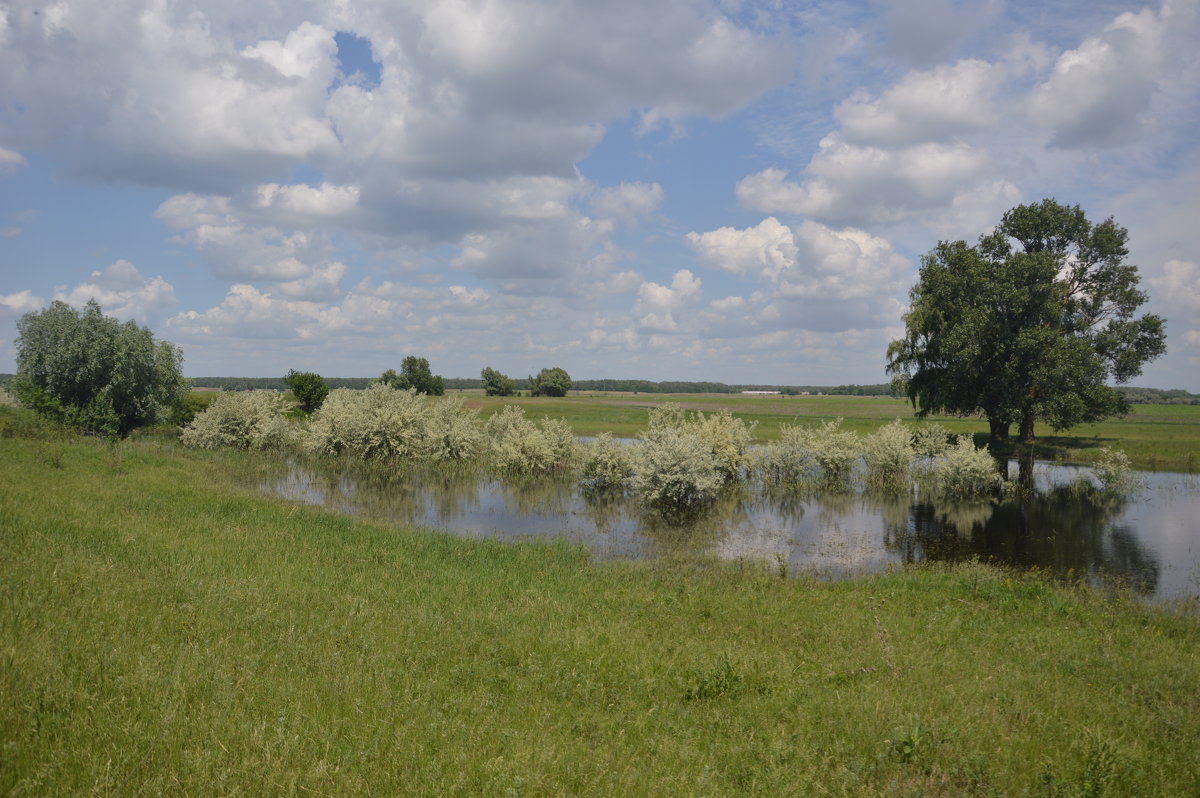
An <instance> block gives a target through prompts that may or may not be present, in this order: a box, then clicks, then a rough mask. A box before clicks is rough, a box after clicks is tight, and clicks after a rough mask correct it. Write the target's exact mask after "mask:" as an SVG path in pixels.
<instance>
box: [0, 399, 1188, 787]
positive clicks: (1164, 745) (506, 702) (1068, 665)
mask: <svg viewBox="0 0 1200 798" xmlns="http://www.w3.org/2000/svg"><path fill="white" fill-rule="evenodd" d="M539 401H542V400H539ZM750 401H754V402H760V401H763V400H750ZM767 401H772V400H767ZM799 401H803V400H799ZM834 401H835V400H831V403H832V402H834ZM562 406H563V407H571V406H572V403H571V402H570V401H568V402H566V403H563V405H562ZM577 406H579V407H581V414H583V413H592V414H596V415H600V414H603V413H607V412H610V411H609V410H608V408H609V407H610V406H609V405H603V406H601V407H602V408H603V409H600V410H597V409H594V406H593V407H592V408H591V409H589V406H588V405H587V404H586V403H584V402H580V403H578V405H577ZM833 407H834V406H833V405H832V404H831V406H828V407H827V408H825V409H829V410H832V409H833ZM886 407H887V406H886V405H881V406H880V408H881V410H886ZM615 408H616V411H619V412H629V413H634V414H636V413H637V412H640V411H638V410H637V408H636V405H633V404H632V403H630V402H624V403H622V404H620V405H616V406H615ZM754 409H756V410H757V406H756V407H755V408H754ZM764 409H766V408H764ZM835 412H836V411H835ZM836 414H838V415H841V414H842V413H840V412H839V413H836ZM758 415H764V414H762V413H759V414H758ZM777 415H779V416H781V417H789V416H788V414H787V413H783V412H781V413H778V414H777ZM846 415H847V418H848V419H849V418H851V416H850V415H849V414H846ZM890 417H891V416H890V415H889V414H888V413H887V412H882V413H881V414H880V415H879V416H877V418H878V419H879V421H880V422H882V421H885V420H887V419H888V418H890ZM872 418H876V417H872ZM3 420H10V419H0V421H3ZM864 423H869V419H864ZM764 426H765V425H764ZM0 427H3V429H4V431H5V434H4V435H3V436H0V641H2V643H0V645H2V646H3V649H2V650H0V751H3V755H2V756H0V791H2V792H4V793H5V794H9V795H37V796H51V795H80V794H95V795H153V794H161V793H166V794H183V795H206V794H220V795H255V796H256V795H297V796H300V795H351V794H361V795H399V794H410V795H561V794H572V795H681V794H682V795H727V794H750V795H853V796H885V795H886V796H905V795H911V796H939V795H944V796H951V795H953V796H959V795H980V796H985V795H994V796H1010V795H1038V796H1104V795H1112V796H1124V795H1162V796H1174V795H1195V794H1200V749H1198V748H1197V746H1196V745H1195V741H1196V740H1197V739H1200V698H1198V697H1200V612H1198V609H1197V607H1196V605H1195V604H1194V602H1193V603H1190V604H1184V605H1180V606H1172V607H1150V606H1146V605H1143V604H1141V603H1139V602H1137V601H1135V600H1134V599H1132V598H1131V597H1129V596H1127V595H1125V594H1121V593H1116V594H1110V593H1101V592H1097V591H1094V590H1091V589H1089V588H1087V587H1084V586H1078V587H1069V586H1063V585H1061V584H1058V583H1056V582H1054V581H1052V580H1050V579H1047V578H1044V577H1042V576H1040V575H1038V574H1028V573H1026V574H1017V573H1011V572H1005V571H1002V570H998V569H995V568H992V567H989V566H984V565H981V564H965V565H960V566H955V567H929V568H909V569H905V570H898V571H896V572H892V573H887V574H882V575H876V576H869V577H863V578H859V579H855V580H850V581H843V582H826V581H821V580H819V579H817V578H815V577H813V576H810V575H805V574H786V573H783V572H781V569H780V568H779V567H778V566H776V565H775V564H772V563H755V562H735V563H732V564H731V563H718V562H715V561H711V560H707V559H703V558H696V557H686V558H679V559H671V558H666V559H661V560H654V561H643V562H605V563H598V562H593V561H591V560H589V558H588V557H587V556H586V554H585V553H584V552H583V551H581V550H579V549H577V548H573V547H570V546H565V545H538V544H533V543H518V544H501V543H496V542H489V541H472V540H464V539H458V538H453V537H450V536H449V535H446V534H442V533H439V532H437V531H433V530H412V529H402V528H396V527H390V526H386V525H383V524H378V523H372V522H369V521H362V520H355V519H352V518H348V517H344V516H335V515H331V514H327V513H324V512H321V511H319V510H316V509H313V508H308V507H301V506H296V505H293V504H288V503H284V502H282V501H279V500H274V499H270V498H266V497H263V496H261V495H258V494H257V493H256V492H254V490H253V488H252V487H248V485H251V484H252V482H253V477H254V475H255V474H256V473H259V472H260V471H261V470H262V469H265V468H266V467H267V464H266V461H265V460H264V459H263V458H265V457H270V456H271V455H269V454H250V453H244V452H235V451H228V450H219V451H194V450H183V449H181V448H180V447H179V446H178V444H177V443H175V442H174V441H173V440H172V439H170V437H169V436H162V437H156V436H146V437H141V438H135V439H133V440H127V441H123V442H120V443H117V444H108V443H103V442H100V441H97V440H94V439H81V438H73V437H64V436H61V435H59V434H57V433H54V432H53V431H46V430H45V429H44V428H41V427H39V426H38V425H34V424H28V423H26V422H24V421H21V422H20V423H8V424H7V425H5V424H0Z"/></svg>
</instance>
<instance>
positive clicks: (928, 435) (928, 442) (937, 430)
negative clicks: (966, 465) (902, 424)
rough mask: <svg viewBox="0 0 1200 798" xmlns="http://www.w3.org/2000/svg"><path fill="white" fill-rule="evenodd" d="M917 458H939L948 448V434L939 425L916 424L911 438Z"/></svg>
mask: <svg viewBox="0 0 1200 798" xmlns="http://www.w3.org/2000/svg"><path fill="white" fill-rule="evenodd" d="M912 447H913V452H914V453H915V454H916V455H917V457H931V458H932V457H941V456H942V455H943V454H945V453H946V450H947V449H949V448H950V433H948V432H947V431H946V428H945V427H943V426H942V425H941V424H936V423H927V424H918V425H917V428H916V430H914V431H913V436H912Z"/></svg>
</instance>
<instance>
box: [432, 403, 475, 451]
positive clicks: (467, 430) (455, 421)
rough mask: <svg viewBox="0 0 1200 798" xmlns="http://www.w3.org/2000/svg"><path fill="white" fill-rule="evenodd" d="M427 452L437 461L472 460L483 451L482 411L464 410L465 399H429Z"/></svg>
mask: <svg viewBox="0 0 1200 798" xmlns="http://www.w3.org/2000/svg"><path fill="white" fill-rule="evenodd" d="M428 407H429V435H428V453H429V457H431V458H433V459H434V460H441V461H447V460H459V461H462V460H472V459H474V458H475V457H478V456H479V455H480V454H481V453H482V452H483V450H484V446H485V443H486V439H485V438H484V434H483V427H482V425H480V423H479V411H478V410H473V409H470V408H466V407H463V400H462V398H461V397H457V396H447V397H443V398H440V399H431V400H429V405H428Z"/></svg>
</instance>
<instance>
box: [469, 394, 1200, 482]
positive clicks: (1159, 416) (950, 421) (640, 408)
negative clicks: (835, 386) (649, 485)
mask: <svg viewBox="0 0 1200 798" xmlns="http://www.w3.org/2000/svg"><path fill="white" fill-rule="evenodd" d="M465 393H466V395H467V396H468V397H470V398H469V399H468V404H469V405H472V406H474V407H479V408H481V410H482V413H483V415H484V416H487V415H489V414H490V413H493V412H495V411H496V410H497V409H499V408H500V407H501V406H503V405H505V404H519V405H522V406H524V407H525V408H526V412H527V414H528V415H529V417H530V418H535V419H536V418H565V419H566V420H567V421H568V422H569V423H570V424H571V426H572V428H573V429H574V430H575V432H576V433H577V434H579V435H596V434H599V433H600V432H606V431H607V432H611V433H612V434H613V435H615V436H618V437H633V436H635V435H637V433H638V432H640V431H641V430H643V429H645V427H646V420H647V414H648V412H649V409H650V407H652V406H654V405H658V404H661V403H663V402H676V403H678V404H679V405H681V406H682V407H684V408H688V409H695V410H703V411H705V412H709V411H713V410H718V409H728V410H730V411H732V412H733V415H734V416H735V417H736V418H741V419H744V420H745V421H746V422H748V423H749V422H757V427H756V428H755V431H754V436H755V438H756V439H757V440H758V441H760V442H766V441H772V440H776V439H778V438H779V429H780V427H781V426H782V425H785V424H817V423H820V422H822V421H828V420H831V419H835V418H842V419H844V423H843V427H844V428H845V429H848V430H852V431H854V432H857V433H859V434H862V435H866V434H869V433H871V432H874V431H875V430H877V429H878V428H879V427H881V426H883V425H884V424H887V423H888V422H890V421H892V420H894V419H897V418H900V419H905V420H912V421H914V422H915V421H916V416H915V413H914V411H913V408H912V405H910V404H909V403H908V401H907V400H904V399H894V398H891V397H869V396H767V397H758V396H741V395H730V394H615V393H608V394H606V393H598V392H597V393H579V394H572V395H568V396H565V397H562V398H558V399H552V398H548V397H537V398H530V397H522V398H513V397H503V398H502V397H485V396H484V395H483V394H482V393H481V392H471V391H467V392H465ZM929 420H930V421H936V422H937V423H939V424H941V425H942V426H943V427H945V428H946V429H947V430H949V431H950V432H952V433H954V434H958V435H961V434H968V435H974V436H976V438H977V443H979V444H982V443H984V441H985V440H986V438H987V431H988V427H987V422H986V421H985V420H984V419H978V418H957V417H954V416H930V417H929ZM1014 432H1015V427H1014ZM1035 433H1036V435H1037V442H1036V444H1035V446H1034V456H1035V457H1037V458H1039V459H1044V460H1059V461H1063V462H1072V463H1090V462H1094V461H1095V460H1096V458H1097V457H1099V455H1100V451H1101V449H1103V448H1104V447H1109V448H1118V449H1121V450H1123V451H1124V452H1125V453H1126V454H1128V455H1129V458H1130V461H1131V462H1132V464H1133V465H1134V466H1135V467H1137V468H1147V469H1151V470H1162V471H1185V472H1196V471H1197V470H1200V406H1196V405H1155V404H1135V405H1133V407H1132V412H1131V413H1130V414H1129V415H1127V416H1124V417H1119V418H1112V419H1108V420H1106V421H1103V422H1100V423H1096V424H1081V425H1079V426H1077V427H1073V428H1071V429H1069V430H1066V431H1063V432H1055V431H1054V430H1052V429H1050V428H1049V427H1047V426H1045V425H1042V424H1038V425H1037V426H1036V427H1035Z"/></svg>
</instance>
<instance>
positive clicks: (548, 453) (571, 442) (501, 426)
mask: <svg viewBox="0 0 1200 798" xmlns="http://www.w3.org/2000/svg"><path fill="white" fill-rule="evenodd" d="M486 430H487V438H488V443H489V445H490V456H491V460H492V464H493V465H494V466H495V467H496V468H498V469H500V470H502V471H511V472H515V473H519V474H538V473H545V472H547V471H552V470H554V469H556V468H560V467H563V466H566V465H568V464H569V463H570V462H571V461H572V459H573V458H574V456H575V453H576V448H577V446H578V444H577V443H576V442H575V436H574V433H572V432H571V427H570V425H568V424H567V422H566V421H564V420H562V419H547V420H546V421H543V422H542V424H541V425H540V426H539V425H537V424H534V423H533V422H532V421H530V420H529V419H527V418H526V417H525V410H524V408H522V407H519V406H517V405H505V406H504V409H503V410H501V411H500V412H499V413H497V414H495V415H494V416H492V417H491V418H489V419H488V420H487V424H486Z"/></svg>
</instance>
